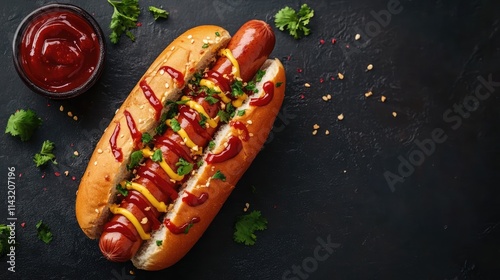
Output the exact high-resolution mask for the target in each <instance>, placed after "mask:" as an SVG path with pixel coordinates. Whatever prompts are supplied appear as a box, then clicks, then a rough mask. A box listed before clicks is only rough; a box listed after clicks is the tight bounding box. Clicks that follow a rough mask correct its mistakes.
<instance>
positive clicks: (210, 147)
mask: <svg viewBox="0 0 500 280" xmlns="http://www.w3.org/2000/svg"><path fill="white" fill-rule="evenodd" d="M214 148H215V142H214V141H213V140H210V142H208V149H209V150H213V149H214Z"/></svg>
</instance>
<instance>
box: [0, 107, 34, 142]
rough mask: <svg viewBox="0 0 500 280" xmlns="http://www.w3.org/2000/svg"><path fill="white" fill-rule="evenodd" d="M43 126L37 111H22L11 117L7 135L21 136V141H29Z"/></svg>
mask: <svg viewBox="0 0 500 280" xmlns="http://www.w3.org/2000/svg"><path fill="white" fill-rule="evenodd" d="M41 124H42V119H40V118H39V117H38V116H37V115H36V113H35V111H33V110H31V109H28V110H23V109H21V110H18V111H17V112H15V113H14V114H12V115H11V116H10V117H9V120H8V121H7V127H6V128H5V133H9V134H10V135H12V136H19V137H20V138H21V141H28V140H29V139H30V138H31V136H32V135H33V133H35V130H36V129H37V128H38V127H39V126H40V125H41Z"/></svg>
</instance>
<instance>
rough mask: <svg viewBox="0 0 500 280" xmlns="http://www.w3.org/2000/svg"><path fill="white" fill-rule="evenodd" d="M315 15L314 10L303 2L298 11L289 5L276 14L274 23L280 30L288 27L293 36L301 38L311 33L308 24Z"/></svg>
mask: <svg viewBox="0 0 500 280" xmlns="http://www.w3.org/2000/svg"><path fill="white" fill-rule="evenodd" d="M313 16H314V10H312V9H311V8H310V7H309V6H308V5H307V4H302V6H301V7H300V10H299V12H298V13H297V12H296V11H295V10H294V9H292V8H290V7H288V6H287V7H285V8H283V9H281V10H279V12H278V13H276V15H274V23H275V24H276V27H278V28H279V30H281V31H284V30H285V29H287V30H288V32H289V33H290V35H292V36H293V38H295V39H300V38H302V37H303V36H307V35H309V34H310V33H311V30H310V29H309V28H307V27H306V26H307V25H308V24H309V21H310V20H311V18H312V17H313Z"/></svg>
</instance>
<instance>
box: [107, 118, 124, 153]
mask: <svg viewBox="0 0 500 280" xmlns="http://www.w3.org/2000/svg"><path fill="white" fill-rule="evenodd" d="M119 133H120V123H117V124H116V127H115V130H114V131H113V134H112V135H111V138H109V145H110V146H111V152H112V153H113V156H114V157H115V159H116V160H117V161H119V162H122V160H123V153H122V149H121V148H120V147H118V145H117V139H118V134H119Z"/></svg>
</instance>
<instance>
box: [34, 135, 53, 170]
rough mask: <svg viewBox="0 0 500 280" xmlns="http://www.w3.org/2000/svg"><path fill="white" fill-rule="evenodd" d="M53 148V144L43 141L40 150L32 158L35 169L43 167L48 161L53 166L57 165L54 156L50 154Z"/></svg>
mask: <svg viewBox="0 0 500 280" xmlns="http://www.w3.org/2000/svg"><path fill="white" fill-rule="evenodd" d="M54 148H55V144H54V142H50V141H49V140H45V141H43V143H42V149H41V150H40V152H39V153H36V154H35V156H34V157H33V161H34V162H35V164H36V167H40V166H44V165H46V164H47V163H49V162H50V161H52V163H53V164H57V162H56V160H55V158H56V156H55V155H54V154H53V152H52V151H53V150H54Z"/></svg>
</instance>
